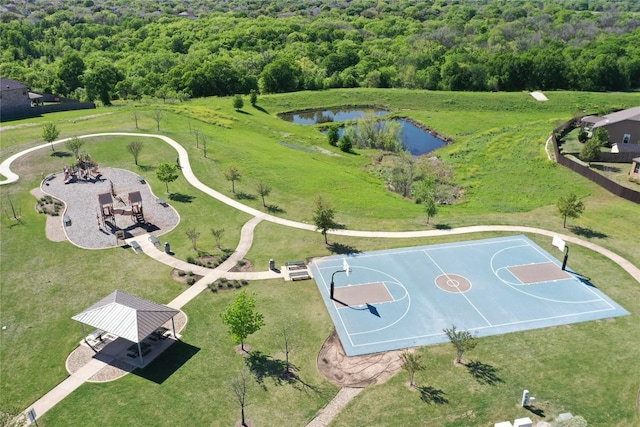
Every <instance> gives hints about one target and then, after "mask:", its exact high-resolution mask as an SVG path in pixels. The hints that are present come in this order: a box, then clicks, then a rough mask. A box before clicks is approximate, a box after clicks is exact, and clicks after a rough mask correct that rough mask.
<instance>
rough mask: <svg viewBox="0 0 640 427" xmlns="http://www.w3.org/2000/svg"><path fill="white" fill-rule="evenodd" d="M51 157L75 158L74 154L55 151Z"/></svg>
mask: <svg viewBox="0 0 640 427" xmlns="http://www.w3.org/2000/svg"><path fill="white" fill-rule="evenodd" d="M51 157H73V153H69V152H66V151H54V152H53V153H51Z"/></svg>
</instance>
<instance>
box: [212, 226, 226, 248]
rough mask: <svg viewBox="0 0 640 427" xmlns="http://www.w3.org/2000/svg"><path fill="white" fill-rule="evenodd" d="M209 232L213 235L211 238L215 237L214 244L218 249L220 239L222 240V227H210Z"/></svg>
mask: <svg viewBox="0 0 640 427" xmlns="http://www.w3.org/2000/svg"><path fill="white" fill-rule="evenodd" d="M211 234H212V235H213V238H214V239H216V246H217V247H218V249H220V240H222V235H223V234H224V228H212V229H211Z"/></svg>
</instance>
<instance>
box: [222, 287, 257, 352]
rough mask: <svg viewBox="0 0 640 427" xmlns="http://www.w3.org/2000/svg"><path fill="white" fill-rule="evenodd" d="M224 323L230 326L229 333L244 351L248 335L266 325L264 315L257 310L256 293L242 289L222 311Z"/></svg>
mask: <svg viewBox="0 0 640 427" xmlns="http://www.w3.org/2000/svg"><path fill="white" fill-rule="evenodd" d="M220 317H221V318H222V323H223V324H224V325H226V326H227V327H228V328H229V333H230V334H231V337H232V338H233V340H234V342H235V343H236V344H240V348H241V349H242V351H245V349H244V342H245V340H246V339H247V337H248V336H249V335H251V334H253V333H254V332H257V331H259V330H260V328H261V327H262V326H264V316H263V315H262V314H261V313H259V312H257V311H256V298H255V294H248V293H247V292H246V291H244V290H243V291H241V292H240V293H239V294H238V296H237V297H236V298H235V300H233V303H231V305H229V306H228V307H227V308H226V309H225V310H224V311H223V312H222V313H220Z"/></svg>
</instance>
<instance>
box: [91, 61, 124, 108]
mask: <svg viewBox="0 0 640 427" xmlns="http://www.w3.org/2000/svg"><path fill="white" fill-rule="evenodd" d="M120 80H122V75H121V73H120V71H119V70H118V69H117V68H116V66H115V65H113V63H112V62H111V61H107V60H101V61H98V62H96V63H95V64H93V65H92V66H91V68H88V69H87V70H86V71H85V73H84V75H83V77H82V82H83V83H84V87H85V89H86V90H87V98H89V101H93V100H95V99H100V102H102V104H103V105H111V99H112V95H113V93H114V92H115V87H116V84H117V83H118V82H119V81H120Z"/></svg>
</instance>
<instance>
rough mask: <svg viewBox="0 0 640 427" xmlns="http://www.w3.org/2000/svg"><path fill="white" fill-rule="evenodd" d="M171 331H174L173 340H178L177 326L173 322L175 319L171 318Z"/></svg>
mask: <svg viewBox="0 0 640 427" xmlns="http://www.w3.org/2000/svg"><path fill="white" fill-rule="evenodd" d="M171 329H173V338H175V339H176V340H177V339H178V337H177V336H176V324H175V322H174V321H173V317H172V318H171Z"/></svg>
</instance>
